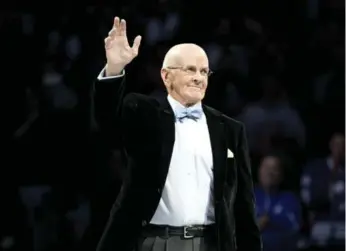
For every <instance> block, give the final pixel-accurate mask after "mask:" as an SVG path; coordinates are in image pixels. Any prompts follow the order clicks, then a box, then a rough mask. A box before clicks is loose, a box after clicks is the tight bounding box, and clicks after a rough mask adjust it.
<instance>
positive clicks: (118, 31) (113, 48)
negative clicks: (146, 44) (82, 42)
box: [105, 17, 141, 68]
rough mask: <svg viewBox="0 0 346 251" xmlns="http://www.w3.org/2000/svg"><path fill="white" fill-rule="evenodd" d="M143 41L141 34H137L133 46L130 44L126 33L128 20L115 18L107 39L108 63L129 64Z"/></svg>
mask: <svg viewBox="0 0 346 251" xmlns="http://www.w3.org/2000/svg"><path fill="white" fill-rule="evenodd" d="M140 43H141V36H137V37H136V38H135V40H134V43H133V45H132V47H131V46H130V45H129V42H128V39H127V35H126V21H125V20H124V19H122V20H121V21H120V19H119V17H115V18H114V25H113V28H112V30H111V31H110V32H109V33H108V37H107V38H106V39H105V50H106V57H107V64H108V65H111V66H114V67H119V68H123V67H125V66H126V65H127V64H129V63H130V62H131V61H132V60H133V59H134V58H135V57H136V56H137V55H138V49H139V46H140Z"/></svg>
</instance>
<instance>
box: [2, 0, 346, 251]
mask: <svg viewBox="0 0 346 251" xmlns="http://www.w3.org/2000/svg"><path fill="white" fill-rule="evenodd" d="M344 5H345V2H344V1H343V0H306V1H295V0H293V1H292V0H290V1H289V0H283V1H274V0H267V1H254V0H243V1H233V2H229V1H222V0H215V1H196V0H193V1H179V0H175V1H174V0H150V1H139V0H137V1H136V0H133V1H127V2H126V1H120V0H119V1H114V2H107V1H105V2H104V4H102V5H101V4H99V5H91V4H90V5H88V4H87V3H85V5H82V6H69V7H68V8H66V6H64V5H63V4H61V3H58V2H55V1H52V2H50V1H49V2H45V3H42V5H41V6H40V8H38V7H37V8H33V7H31V8H30V7H25V6H23V7H22V8H19V7H18V8H17V9H8V10H4V11H2V15H1V16H0V25H1V26H0V27H1V30H2V34H3V37H4V38H5V39H4V41H3V46H2V49H3V52H2V55H3V58H2V59H3V63H4V64H5V66H4V68H3V70H4V73H3V78H2V83H3V85H2V86H3V98H4V104H5V105H4V108H5V109H4V112H3V115H4V120H3V121H4V122H5V123H4V124H5V129H4V130H2V133H3V138H4V139H5V140H3V141H2V144H3V149H4V150H3V158H2V160H3V169H2V175H1V176H0V177H1V178H2V180H1V182H0V184H1V189H0V193H1V198H2V202H3V203H2V208H3V213H1V214H0V249H1V250H24V249H25V250H27V251H30V250H32V251H46V250H47V251H62V250H64V251H68V250H95V246H96V243H97V241H98V239H99V237H100V234H101V232H102V230H103V227H104V224H105V221H106V219H107V217H108V215H109V209H110V207H111V204H112V202H113V200H114V199H115V197H116V195H117V192H118V191H119V187H120V186H121V176H122V171H123V166H122V164H121V155H120V154H119V151H118V150H117V147H116V146H117V144H118V143H119V142H107V139H104V138H103V137H102V135H100V134H99V133H97V130H95V128H96V125H95V123H94V121H93V120H92V119H91V117H90V96H91V95H90V93H91V92H90V90H91V85H92V82H93V80H94V79H95V78H96V76H97V75H98V73H99V72H100V70H101V69H102V67H103V65H104V60H105V58H104V50H103V48H104V47H103V39H104V37H105V36H107V33H108V31H109V30H110V29H111V26H112V20H113V17H114V16H115V15H119V16H121V17H122V18H125V19H126V20H127V23H128V36H129V39H130V40H131V39H132V38H134V36H135V35H137V34H140V35H142V36H143V43H142V46H141V48H140V53H139V56H138V58H137V59H136V60H135V61H134V62H133V63H132V64H131V65H130V66H129V68H128V69H127V73H128V76H127V77H128V88H129V91H136V92H141V93H146V94H149V95H155V96H158V97H162V98H165V95H166V94H165V90H164V88H163V85H162V84H161V81H160V75H159V71H160V67H161V62H162V59H163V56H164V54H165V52H166V51H167V49H168V48H169V47H170V46H172V45H174V44H176V43H181V42H193V43H197V44H199V45H201V46H202V47H203V48H204V49H205V50H206V51H207V54H208V56H209V60H210V67H211V69H212V70H213V72H214V74H213V75H212V76H211V77H210V84H209V89H208V94H207V97H206V103H207V104H208V105H210V106H212V107H214V108H216V109H218V110H220V111H222V112H224V113H225V114H227V115H229V116H231V117H233V118H236V119H238V120H240V121H242V122H243V123H245V125H246V128H247V133H248V142H249V146H250V150H251V156H252V164H253V175H254V179H255V182H256V188H255V195H256V204H257V205H256V206H257V216H258V224H259V226H260V229H261V231H262V233H263V241H264V251H277V250H282V251H286V250H287V251H294V250H332V249H333V248H334V249H335V250H345V247H344V241H345V225H344V221H345V156H344V154H345V134H344V132H345V131H344V127H345V106H344V105H345V58H344V55H345V50H344V48H345V47H344V44H345V26H344V18H345V13H344V8H345V6H344ZM109 144H112V145H113V146H114V145H115V148H114V149H113V150H112V151H108V149H109V147H108V146H109Z"/></svg>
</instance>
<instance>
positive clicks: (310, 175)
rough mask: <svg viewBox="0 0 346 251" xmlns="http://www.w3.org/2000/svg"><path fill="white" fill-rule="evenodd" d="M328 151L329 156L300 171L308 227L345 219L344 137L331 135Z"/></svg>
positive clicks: (312, 162)
mask: <svg viewBox="0 0 346 251" xmlns="http://www.w3.org/2000/svg"><path fill="white" fill-rule="evenodd" d="M329 149H330V155H329V156H327V157H325V158H322V159H316V160H313V161H311V162H309V163H308V164H307V165H306V167H305V168H304V170H303V175H302V178H301V188H302V190H301V196H302V199H303V201H304V203H305V204H306V206H307V207H308V209H309V214H310V217H309V218H310V223H313V222H315V221H320V220H329V219H331V218H332V219H339V220H340V221H343V220H344V218H345V136H344V135H343V134H341V133H335V134H334V135H333V136H332V137H331V139H330V143H329Z"/></svg>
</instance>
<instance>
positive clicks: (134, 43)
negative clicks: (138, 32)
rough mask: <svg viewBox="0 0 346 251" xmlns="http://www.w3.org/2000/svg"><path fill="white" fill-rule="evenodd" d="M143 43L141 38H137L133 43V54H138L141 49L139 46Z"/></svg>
mask: <svg viewBox="0 0 346 251" xmlns="http://www.w3.org/2000/svg"><path fill="white" fill-rule="evenodd" d="M141 41H142V37H141V36H137V37H136V38H135V40H134V41H133V45H132V50H133V53H134V54H136V55H137V54H138V49H139V46H140V45H141Z"/></svg>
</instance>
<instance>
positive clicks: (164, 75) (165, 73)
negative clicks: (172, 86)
mask: <svg viewBox="0 0 346 251" xmlns="http://www.w3.org/2000/svg"><path fill="white" fill-rule="evenodd" d="M161 78H162V81H163V83H164V84H165V86H166V87H167V86H168V85H169V83H168V82H169V72H168V71H167V70H166V69H165V68H162V69H161Z"/></svg>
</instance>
